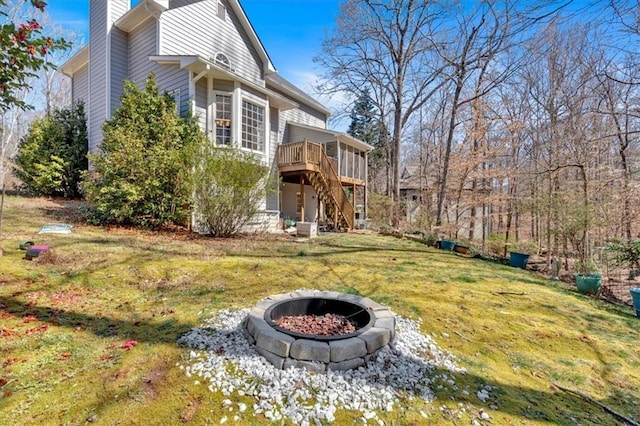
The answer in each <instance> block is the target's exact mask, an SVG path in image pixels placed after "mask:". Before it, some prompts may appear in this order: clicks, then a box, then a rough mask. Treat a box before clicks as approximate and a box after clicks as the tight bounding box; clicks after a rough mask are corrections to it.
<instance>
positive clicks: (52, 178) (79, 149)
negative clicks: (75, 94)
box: [15, 103, 88, 198]
mask: <svg viewBox="0 0 640 426" xmlns="http://www.w3.org/2000/svg"><path fill="white" fill-rule="evenodd" d="M87 146H88V142H87V119H86V116H85V113H84V104H83V103H78V104H76V105H73V106H71V107H70V108H63V109H55V110H53V111H52V112H51V113H50V114H48V115H46V116H44V117H43V118H40V119H37V120H35V121H34V122H33V123H31V126H30V127H29V132H28V133H27V135H26V136H25V137H24V138H22V140H21V141H20V146H19V148H18V155H17V156H16V158H15V162H16V164H17V165H18V166H19V168H17V170H16V175H17V176H18V177H19V178H20V179H21V180H22V182H23V183H24V185H25V186H26V188H27V189H28V190H29V191H30V192H33V193H35V194H38V195H47V196H63V197H65V198H79V197H80V196H81V192H80V181H81V175H82V172H83V171H86V170H87V167H88V163H87Z"/></svg>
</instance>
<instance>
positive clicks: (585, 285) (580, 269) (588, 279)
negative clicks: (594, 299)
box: [574, 259, 602, 295]
mask: <svg viewBox="0 0 640 426" xmlns="http://www.w3.org/2000/svg"><path fill="white" fill-rule="evenodd" d="M574 267H575V270H576V274H575V278H576V287H577V288H578V292H580V293H582V294H593V295H596V294H598V292H599V291H600V287H601V286H602V275H601V274H600V270H599V268H598V265H597V264H596V262H595V261H593V260H591V259H588V260H578V261H577V262H576V263H575V266H574Z"/></svg>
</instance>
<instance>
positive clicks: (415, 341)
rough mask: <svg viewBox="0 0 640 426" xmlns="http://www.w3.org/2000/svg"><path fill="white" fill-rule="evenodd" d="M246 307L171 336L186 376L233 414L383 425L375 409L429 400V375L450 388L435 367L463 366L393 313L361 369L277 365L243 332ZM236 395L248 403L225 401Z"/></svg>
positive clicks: (414, 324) (302, 421) (305, 422)
mask: <svg viewBox="0 0 640 426" xmlns="http://www.w3.org/2000/svg"><path fill="white" fill-rule="evenodd" d="M248 313H249V310H248V309H244V310H240V311H227V310H224V311H220V312H219V313H218V315H216V316H215V317H213V318H210V319H208V320H206V321H205V322H204V324H203V325H202V326H201V327H198V328H193V329H191V331H190V332H188V333H187V334H185V335H184V336H182V337H181V338H180V339H179V340H178V343H179V344H181V345H183V346H187V347H189V348H191V351H190V354H189V360H188V361H186V362H185V363H183V364H178V366H179V368H181V369H184V371H185V372H186V374H187V376H188V377H194V376H195V378H196V383H197V379H200V380H202V379H204V381H205V382H206V383H208V386H209V389H210V390H211V391H212V392H218V391H219V392H222V394H223V395H224V397H225V399H224V401H223V407H224V408H225V410H228V411H229V412H230V413H229V414H230V415H234V418H236V417H237V416H238V415H240V416H248V415H254V416H255V415H263V416H264V417H266V418H267V419H270V420H281V419H284V418H288V419H289V420H290V421H292V422H294V423H297V424H301V425H309V424H317V423H318V422H317V421H318V420H320V421H322V422H323V423H324V422H332V421H334V420H335V413H336V410H338V409H347V410H355V411H358V412H360V413H361V419H362V421H363V422H364V423H368V422H369V421H373V422H374V423H376V422H377V423H380V424H382V422H381V421H380V420H379V419H378V417H377V412H382V411H392V410H393V409H394V407H395V406H396V405H397V404H398V402H399V401H400V398H409V399H414V398H420V399H422V400H424V401H427V402H430V401H432V400H433V399H434V394H433V392H432V390H431V387H430V385H432V384H433V383H434V381H436V380H437V381H438V382H440V383H442V382H443V381H445V382H449V384H451V385H454V386H455V383H453V375H451V376H449V377H447V374H446V373H443V371H442V370H448V371H451V372H459V373H463V372H464V369H462V368H459V367H458V366H457V365H456V360H455V358H454V357H453V356H452V355H451V354H449V353H447V352H445V351H443V350H442V349H440V348H439V347H438V345H437V344H436V343H435V341H434V340H433V339H431V338H430V337H429V336H426V335H424V334H422V333H421V332H420V322H419V321H413V320H409V319H406V318H402V317H400V316H396V321H397V330H396V332H397V334H396V339H395V341H394V343H393V344H392V345H390V347H388V348H385V349H383V350H381V351H380V352H379V353H378V356H377V358H376V359H375V360H374V362H370V363H369V364H368V365H367V366H366V367H360V368H358V369H357V370H350V371H340V372H333V371H329V372H327V373H324V374H313V373H309V372H307V371H306V370H301V369H297V368H290V369H288V370H278V369H276V368H275V367H274V366H273V365H271V364H270V363H269V362H268V361H267V360H265V359H264V358H262V357H261V356H260V355H258V354H257V353H256V351H255V350H254V348H253V346H252V345H251V344H250V343H249V341H247V339H246V338H245V334H244V332H243V330H242V325H241V323H242V320H243V319H244V318H245V317H246V316H247V314H248ZM436 369H438V370H439V371H437V370H436ZM236 396H237V397H242V401H245V402H248V401H253V404H252V405H251V404H249V405H247V404H245V403H243V402H232V400H233V398H234V397H236ZM482 396H483V397H484V395H482ZM479 397H480V395H479ZM482 399H483V398H482ZM221 420H226V418H225V419H221Z"/></svg>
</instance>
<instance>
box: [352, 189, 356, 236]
mask: <svg viewBox="0 0 640 426" xmlns="http://www.w3.org/2000/svg"><path fill="white" fill-rule="evenodd" d="M351 205H352V206H353V221H352V222H351V223H353V228H354V229H355V227H356V184H355V183H354V184H353V188H352V190H351Z"/></svg>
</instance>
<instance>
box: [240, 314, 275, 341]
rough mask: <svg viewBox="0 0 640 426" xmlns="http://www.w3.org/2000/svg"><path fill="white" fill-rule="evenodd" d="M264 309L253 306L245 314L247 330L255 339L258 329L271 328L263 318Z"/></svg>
mask: <svg viewBox="0 0 640 426" xmlns="http://www.w3.org/2000/svg"><path fill="white" fill-rule="evenodd" d="M264 312H265V311H264V309H261V308H253V309H252V310H251V311H250V312H249V315H248V316H247V324H246V327H247V331H248V332H249V334H250V335H251V336H252V337H253V338H254V339H255V338H256V337H257V336H258V332H259V331H260V330H265V331H266V330H273V329H272V328H271V327H269V324H267V322H266V321H265V320H264Z"/></svg>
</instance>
